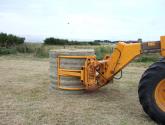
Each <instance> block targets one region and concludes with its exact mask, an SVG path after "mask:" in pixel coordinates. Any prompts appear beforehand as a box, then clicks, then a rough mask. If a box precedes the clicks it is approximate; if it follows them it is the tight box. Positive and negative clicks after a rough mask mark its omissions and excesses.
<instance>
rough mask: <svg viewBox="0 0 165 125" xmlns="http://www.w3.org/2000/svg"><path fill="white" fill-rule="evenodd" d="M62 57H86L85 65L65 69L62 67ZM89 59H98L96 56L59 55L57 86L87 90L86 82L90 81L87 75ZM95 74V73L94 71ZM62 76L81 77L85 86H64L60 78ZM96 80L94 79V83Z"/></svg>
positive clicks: (72, 89)
mask: <svg viewBox="0 0 165 125" xmlns="http://www.w3.org/2000/svg"><path fill="white" fill-rule="evenodd" d="M61 58H66V59H85V60H86V61H85V64H84V66H83V67H81V69H80V70H71V69H63V68H61ZM89 60H96V56H58V57H57V88H59V89H63V90H71V91H74V90H75V91H76V90H85V83H89V79H87V78H88V76H87V74H88V73H87V72H88V63H87V62H88V61H89ZM92 74H93V73H92ZM61 76H65V77H78V78H80V80H81V82H82V84H83V86H82V87H64V86H63V85H62V84H61V82H60V80H61ZM93 82H95V80H94V81H92V83H93Z"/></svg>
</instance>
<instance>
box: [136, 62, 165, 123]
mask: <svg viewBox="0 0 165 125" xmlns="http://www.w3.org/2000/svg"><path fill="white" fill-rule="evenodd" d="M138 94H139V101H140V103H141V105H142V107H143V110H144V111H145V112H146V113H147V114H148V115H149V116H150V118H151V119H153V120H154V121H155V122H157V123H158V124H161V125H165V59H161V60H160V61H158V62H156V63H154V64H152V65H151V66H150V67H149V68H148V69H147V70H146V71H145V72H144V74H143V75H142V77H141V80H140V83H139V88H138Z"/></svg>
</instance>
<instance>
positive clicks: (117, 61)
mask: <svg viewBox="0 0 165 125" xmlns="http://www.w3.org/2000/svg"><path fill="white" fill-rule="evenodd" d="M156 52H159V53H160V54H161V56H162V57H165V36H161V37H160V41H158V42H143V43H140V42H139V43H124V42H119V43H118V44H117V45H116V47H115V48H114V52H113V53H112V54H111V55H107V56H105V57H104V59H103V60H101V61H97V60H96V57H95V56H58V58H57V60H58V61H57V66H58V68H57V75H58V77H57V78H58V88H60V89H65V90H82V89H84V90H86V91H96V90H97V89H99V88H100V87H102V86H104V85H107V84H108V83H109V82H110V81H112V80H113V78H114V76H115V75H116V74H117V73H119V72H120V71H121V70H122V69H123V68H124V67H125V66H126V65H127V64H128V63H130V62H131V61H132V60H134V59H135V58H136V57H138V56H140V55H141V54H144V53H156ZM61 58H74V59H79V58H84V59H86V61H85V64H84V66H83V67H82V69H81V70H69V69H62V68H60V60H61ZM61 76H67V77H79V78H80V80H81V82H82V85H83V87H82V88H64V87H63V86H62V85H61V83H60V77H61ZM138 94H139V100H140V103H141V105H142V107H143V109H144V111H145V112H146V113H147V114H148V115H149V116H150V117H151V118H152V119H153V120H154V121H156V122H157V123H160V124H165V58H162V59H161V60H159V61H157V62H155V63H154V64H152V65H151V66H150V67H149V68H148V69H147V70H146V71H145V72H144V74H143V75H142V77H141V79H140V83H139V88H138Z"/></svg>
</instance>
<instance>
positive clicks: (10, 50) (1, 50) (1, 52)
mask: <svg viewBox="0 0 165 125" xmlns="http://www.w3.org/2000/svg"><path fill="white" fill-rule="evenodd" d="M16 53H17V50H16V48H0V55H7V54H16Z"/></svg>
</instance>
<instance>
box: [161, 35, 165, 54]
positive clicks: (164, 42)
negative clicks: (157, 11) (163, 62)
mask: <svg viewBox="0 0 165 125" xmlns="http://www.w3.org/2000/svg"><path fill="white" fill-rule="evenodd" d="M160 45H161V55H162V56H163V57H165V36H161V37H160Z"/></svg>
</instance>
